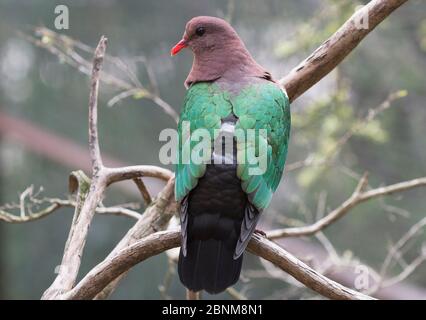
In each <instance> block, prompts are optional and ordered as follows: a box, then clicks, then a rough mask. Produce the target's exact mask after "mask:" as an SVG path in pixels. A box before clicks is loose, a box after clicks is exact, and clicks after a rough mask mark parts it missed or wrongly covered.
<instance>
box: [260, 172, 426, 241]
mask: <svg viewBox="0 0 426 320" xmlns="http://www.w3.org/2000/svg"><path fill="white" fill-rule="evenodd" d="M367 182H368V180H367V176H366V175H364V176H363V177H362V178H361V180H360V181H359V183H358V186H357V188H356V189H355V191H354V192H353V194H352V195H351V197H350V198H348V199H347V200H346V201H345V202H343V203H342V204H341V205H340V206H339V207H337V208H336V209H334V210H333V211H331V212H330V213H329V214H328V215H326V216H325V217H324V218H322V219H320V220H318V221H317V222H315V223H314V224H311V225H309V226H303V227H295V228H284V229H277V230H272V231H269V232H267V233H266V235H267V237H268V238H269V239H278V238H283V237H301V236H310V235H313V234H315V233H316V232H318V231H320V230H323V229H324V228H326V227H328V226H329V225H330V224H332V223H334V222H335V221H336V220H338V219H340V218H341V217H343V216H344V215H345V214H346V213H348V212H349V211H350V210H351V209H353V208H354V207H355V206H357V205H358V204H360V203H363V202H365V201H367V200H370V199H374V198H377V197H381V196H384V195H390V194H392V193H395V192H402V191H406V190H410V189H413V188H418V187H423V186H426V177H424V178H418V179H413V180H410V181H404V182H400V183H396V184H393V185H389V186H386V187H380V188H376V189H373V190H369V191H364V189H365V187H366V184H367Z"/></svg>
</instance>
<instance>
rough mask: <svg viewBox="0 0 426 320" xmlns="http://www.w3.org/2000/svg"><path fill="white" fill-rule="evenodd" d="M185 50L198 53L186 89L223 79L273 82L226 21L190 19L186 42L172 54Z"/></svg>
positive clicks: (202, 18) (174, 49)
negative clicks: (267, 80) (261, 79)
mask: <svg viewBox="0 0 426 320" xmlns="http://www.w3.org/2000/svg"><path fill="white" fill-rule="evenodd" d="M183 48H189V49H191V50H192V52H193V53H194V61H193V64H192V69H191V72H190V73H189V75H188V77H187V78H186V80H185V86H186V87H189V86H190V85H191V84H193V83H196V82H201V81H215V80H218V79H220V78H222V79H228V80H229V81H231V82H233V81H234V80H236V79H240V78H241V77H250V76H251V77H260V78H265V79H270V74H269V73H267V72H266V71H265V70H264V69H263V68H262V67H261V66H260V65H258V64H257V63H256V61H254V59H253V58H252V56H251V55H250V53H249V52H248V51H247V48H246V47H245V45H244V43H243V41H242V40H241V39H240V37H239V36H238V34H237V32H235V30H234V29H233V28H232V27H231V25H230V24H229V23H228V22H226V21H225V20H223V19H220V18H216V17H207V16H200V17H195V18H192V19H191V20H189V21H188V23H187V24H186V27H185V32H184V34H183V38H182V40H180V41H179V42H178V43H177V44H176V45H175V46H174V47H173V48H172V50H171V55H172V56H174V55H176V54H177V53H178V52H179V51H181V50H182V49H183Z"/></svg>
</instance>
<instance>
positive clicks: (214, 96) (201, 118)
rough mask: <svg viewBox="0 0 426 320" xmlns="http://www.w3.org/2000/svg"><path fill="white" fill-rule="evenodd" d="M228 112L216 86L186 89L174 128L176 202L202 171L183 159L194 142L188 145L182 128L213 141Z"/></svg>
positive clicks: (200, 166) (226, 95) (226, 98)
mask: <svg viewBox="0 0 426 320" xmlns="http://www.w3.org/2000/svg"><path fill="white" fill-rule="evenodd" d="M231 111H232V105H231V103H230V98H229V93H228V92H226V91H223V90H221V89H220V88H219V87H218V86H217V85H216V84H213V83H206V82H200V83H196V84H194V85H192V86H191V87H190V88H189V89H188V91H187V93H186V97H185V101H184V106H183V110H182V113H181V116H180V119H179V124H178V133H179V148H178V151H177V156H178V161H177V165H176V183H175V197H176V200H177V201H181V200H182V199H183V198H184V197H185V196H186V195H187V194H188V193H189V191H191V190H192V189H193V188H195V186H196V185H197V182H198V178H200V177H202V176H203V175H204V173H205V170H206V165H205V164H198V163H194V162H192V158H191V157H187V155H188V151H189V153H190V152H192V150H193V149H194V146H195V145H196V144H197V143H198V142H197V141H191V139H190V137H189V136H188V135H187V134H186V132H187V130H185V128H188V127H189V128H190V132H191V133H193V132H195V130H197V129H207V130H208V132H209V134H210V137H211V138H212V140H213V139H214V138H215V136H214V129H220V126H221V120H222V119H223V118H225V117H227V116H228V115H229V114H230V113H231ZM185 150H186V151H185ZM185 154H186V155H185ZM188 158H189V159H188ZM185 160H189V161H185Z"/></svg>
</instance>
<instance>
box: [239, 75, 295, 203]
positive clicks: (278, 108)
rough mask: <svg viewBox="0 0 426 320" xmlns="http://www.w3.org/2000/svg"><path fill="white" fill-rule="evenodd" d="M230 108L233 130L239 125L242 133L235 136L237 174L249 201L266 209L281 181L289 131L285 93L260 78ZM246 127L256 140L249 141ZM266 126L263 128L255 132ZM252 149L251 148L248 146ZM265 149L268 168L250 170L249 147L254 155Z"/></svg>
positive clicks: (288, 108) (288, 112)
mask: <svg viewBox="0 0 426 320" xmlns="http://www.w3.org/2000/svg"><path fill="white" fill-rule="evenodd" d="M232 104H233V106H234V109H233V112H234V114H235V115H236V116H237V117H238V119H239V120H238V122H237V124H236V130H237V129H242V130H241V131H242V132H244V133H245V134H243V137H242V136H241V134H240V135H236V136H237V161H238V166H237V175H238V177H239V178H240V179H241V181H242V188H243V190H244V191H245V192H246V193H247V194H248V195H249V199H250V202H251V203H252V204H253V205H254V206H255V207H256V208H257V209H258V210H259V211H262V210H263V209H265V208H266V207H267V206H268V205H269V203H270V201H271V198H272V194H273V193H274V192H275V190H276V189H277V187H278V184H279V183H280V180H281V176H282V173H283V170H284V164H285V160H286V157H287V150H288V140H289V135H290V124H291V118H290V102H289V100H288V98H287V96H286V94H285V93H284V92H283V91H282V90H281V89H280V88H279V87H278V86H277V85H275V84H274V83H267V82H263V83H260V84H253V85H250V86H248V87H246V88H245V89H243V90H242V91H241V92H240V94H239V95H238V96H236V97H234V98H233V100H232ZM248 129H255V130H254V131H256V134H255V136H256V141H255V142H256V144H255V145H253V144H252V143H250V142H249V141H250V139H248V137H247V134H246V133H247V132H248V131H249V130H248ZM259 129H265V130H266V132H263V133H262V132H258V130H259ZM250 149H251V150H250ZM262 150H265V151H266V152H267V159H265V161H266V162H267V168H266V170H264V171H262V172H264V173H263V174H257V175H256V174H255V175H253V174H250V168H254V167H256V166H257V164H251V163H249V160H250V159H249V158H248V154H249V151H252V152H254V154H255V155H256V156H258V153H259V152H260V153H261V151H262Z"/></svg>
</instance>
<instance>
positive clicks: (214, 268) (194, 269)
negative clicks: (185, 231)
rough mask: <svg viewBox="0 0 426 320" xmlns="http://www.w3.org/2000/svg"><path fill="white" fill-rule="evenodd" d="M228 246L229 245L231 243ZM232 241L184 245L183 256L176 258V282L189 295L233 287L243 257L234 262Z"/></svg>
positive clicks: (194, 242)
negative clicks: (184, 251)
mask: <svg viewBox="0 0 426 320" xmlns="http://www.w3.org/2000/svg"><path fill="white" fill-rule="evenodd" d="M231 242H232V243H231ZM234 251H235V241H229V240H215V239H209V240H193V241H188V243H187V253H186V256H184V255H183V253H182V249H181V251H180V254H179V265H178V273H179V278H180V281H181V282H182V283H183V284H184V285H185V287H187V288H188V289H190V290H192V291H200V290H205V291H207V292H208V293H212V294H215V293H219V292H222V291H224V290H225V289H226V288H228V287H229V286H232V285H233V284H235V283H236V282H237V281H238V279H239V277H240V272H241V265H242V262H243V256H242V255H241V256H240V257H239V258H238V259H234Z"/></svg>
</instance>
